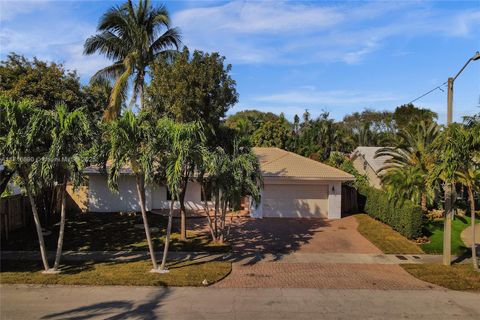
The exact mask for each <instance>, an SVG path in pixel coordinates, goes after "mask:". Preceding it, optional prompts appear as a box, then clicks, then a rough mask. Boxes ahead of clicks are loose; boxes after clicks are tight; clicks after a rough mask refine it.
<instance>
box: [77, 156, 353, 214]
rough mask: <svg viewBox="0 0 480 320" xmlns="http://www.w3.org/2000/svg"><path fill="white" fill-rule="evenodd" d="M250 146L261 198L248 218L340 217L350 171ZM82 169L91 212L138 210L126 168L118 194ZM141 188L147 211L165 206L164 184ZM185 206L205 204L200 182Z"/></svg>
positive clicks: (190, 189) (99, 174) (98, 176)
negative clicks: (344, 184)
mask: <svg viewBox="0 0 480 320" xmlns="http://www.w3.org/2000/svg"><path fill="white" fill-rule="evenodd" d="M253 151H254V153H255V154H256V155H257V157H258V160H259V162H260V169H261V172H262V175H263V183H264V185H263V190H262V200H261V203H259V204H257V205H256V206H253V205H252V206H251V207H250V214H251V216H252V217H257V218H262V217H328V218H330V219H337V218H340V217H341V202H342V201H341V196H342V182H344V181H351V180H353V179H354V177H353V176H352V175H350V174H348V173H346V172H343V171H341V170H339V169H336V168H333V167H330V166H328V165H326V164H323V163H320V162H317V161H314V160H311V159H308V158H305V157H302V156H300V155H297V154H295V153H292V152H288V151H285V150H282V149H278V148H253ZM85 173H86V174H87V175H88V177H89V187H88V210H89V211H92V212H115V211H139V210H140V208H139V205H138V196H137V189H136V183H135V177H134V176H133V175H132V171H131V170H130V169H129V168H124V169H122V171H121V175H120V178H119V181H118V187H119V193H118V194H117V193H113V192H111V191H110V189H109V188H108V184H107V177H106V175H105V173H102V171H101V170H99V169H98V168H94V167H89V168H87V169H86V170H85ZM145 191H146V199H145V200H146V208H147V210H155V209H168V208H169V204H170V199H169V194H168V192H167V188H166V187H165V186H153V187H152V186H147V187H146V190H145ZM177 205H178V204H177ZM185 205H186V208H187V209H188V210H202V209H203V199H202V197H201V188H200V184H199V183H198V182H195V181H192V182H190V183H189V184H188V187H187V193H186V196H185ZM211 205H212V204H210V206H211Z"/></svg>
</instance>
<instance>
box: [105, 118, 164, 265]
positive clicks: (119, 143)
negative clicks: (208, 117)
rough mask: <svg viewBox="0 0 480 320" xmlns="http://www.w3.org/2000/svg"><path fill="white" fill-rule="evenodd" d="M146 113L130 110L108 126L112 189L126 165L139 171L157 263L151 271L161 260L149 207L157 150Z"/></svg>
mask: <svg viewBox="0 0 480 320" xmlns="http://www.w3.org/2000/svg"><path fill="white" fill-rule="evenodd" d="M144 116H145V115H144V114H143V113H140V115H138V116H137V115H135V114H134V113H133V112H132V111H127V112H125V113H124V114H122V116H121V117H120V118H118V119H117V120H115V121H112V122H110V123H109V125H108V126H107V128H108V129H107V130H108V133H107V134H108V136H109V138H110V148H111V149H110V155H109V159H110V160H111V168H110V170H109V175H108V183H109V187H110V188H111V189H112V190H114V191H116V190H118V185H117V181H118V177H119V176H120V174H122V173H124V170H125V168H126V167H129V168H130V169H131V170H132V172H133V174H134V175H135V180H136V185H137V195H138V202H139V203H138V204H139V206H140V211H141V213H142V219H143V225H144V227H145V235H146V238H147V243H148V249H149V252H150V257H151V260H152V265H153V269H152V270H151V271H152V272H157V271H158V267H157V260H156V258H155V251H154V248H153V244H152V238H151V236H150V227H149V224H148V219H147V211H146V207H145V179H146V178H147V179H149V177H150V176H151V174H150V173H151V170H152V169H151V167H152V163H153V154H152V152H151V149H150V147H149V146H150V144H149V137H150V133H149V132H148V131H149V129H150V128H151V126H150V125H149V123H148V121H146V120H145V119H144V118H143V117H144Z"/></svg>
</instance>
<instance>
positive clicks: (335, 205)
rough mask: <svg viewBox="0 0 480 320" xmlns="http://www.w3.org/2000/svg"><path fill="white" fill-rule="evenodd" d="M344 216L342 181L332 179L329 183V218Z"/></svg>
mask: <svg viewBox="0 0 480 320" xmlns="http://www.w3.org/2000/svg"><path fill="white" fill-rule="evenodd" d="M341 217H342V182H341V181H331V182H329V183H328V219H340V218H341Z"/></svg>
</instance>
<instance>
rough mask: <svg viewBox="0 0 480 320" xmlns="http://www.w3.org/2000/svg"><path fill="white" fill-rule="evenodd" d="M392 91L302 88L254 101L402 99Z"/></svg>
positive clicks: (334, 102)
mask: <svg viewBox="0 0 480 320" xmlns="http://www.w3.org/2000/svg"><path fill="white" fill-rule="evenodd" d="M399 98H400V97H398V96H396V95H394V94H391V93H372V92H363V91H347V90H332V91H319V90H316V89H305V88H300V89H298V90H291V91H287V92H282V93H275V94H270V95H264V96H258V97H254V98H253V101H258V102H265V103H267V104H276V105H294V106H295V105H297V106H298V105H301V106H308V105H310V106H330V105H356V106H362V105H368V104H376V103H381V102H390V101H392V102H393V101H397V100H400V99H399Z"/></svg>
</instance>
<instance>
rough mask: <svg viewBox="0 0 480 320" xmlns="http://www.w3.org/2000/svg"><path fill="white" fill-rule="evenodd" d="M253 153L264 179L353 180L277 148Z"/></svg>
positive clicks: (340, 171)
mask: <svg viewBox="0 0 480 320" xmlns="http://www.w3.org/2000/svg"><path fill="white" fill-rule="evenodd" d="M253 152H254V153H255V155H256V156H257V159H258V161H259V162H260V169H261V170H262V175H263V176H264V177H279V178H288V179H300V180H341V181H347V180H354V177H353V176H352V175H351V174H349V173H346V172H344V171H342V170H339V169H336V168H334V167H331V166H329V165H326V164H324V163H321V162H318V161H315V160H312V159H308V158H305V157H302V156H300V155H298V154H296V153H293V152H289V151H285V150H282V149H279V148H263V147H255V148H253Z"/></svg>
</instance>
